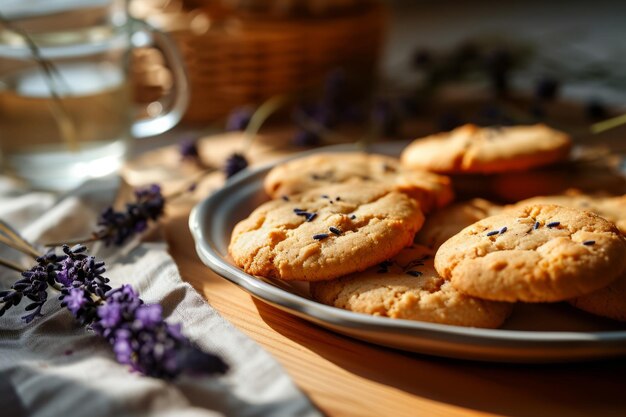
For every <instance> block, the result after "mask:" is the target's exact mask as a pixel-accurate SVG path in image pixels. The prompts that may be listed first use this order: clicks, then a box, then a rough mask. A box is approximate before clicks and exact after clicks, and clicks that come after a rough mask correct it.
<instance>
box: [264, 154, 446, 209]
mask: <svg viewBox="0 0 626 417" xmlns="http://www.w3.org/2000/svg"><path fill="white" fill-rule="evenodd" d="M370 182H374V183H380V184H385V185H388V186H390V187H391V188H392V189H394V190H399V191H402V192H404V193H406V194H408V195H410V196H411V197H413V198H415V199H416V200H417V201H419V203H420V205H421V206H422V210H424V211H425V212H428V211H430V210H432V209H434V208H437V207H443V206H445V205H446V204H448V203H450V202H451V201H452V199H453V194H452V185H451V183H450V179H449V178H448V177H444V176H441V175H437V174H433V173H431V172H425V171H412V170H411V171H410V170H406V169H404V168H402V167H401V166H400V161H399V160H398V159H396V158H392V157H390V156H385V155H376V154H367V153H364V152H345V153H319V154H313V155H309V156H305V157H303V158H298V159H293V160H290V161H287V162H285V163H282V164H279V165H277V166H276V167H274V168H273V169H272V170H271V171H270V172H269V173H268V174H267V176H266V177H265V182H264V187H265V191H266V192H267V194H269V195H270V196H271V197H272V198H279V197H281V196H283V195H286V196H290V195H293V194H298V193H301V192H304V191H308V190H311V189H313V188H316V187H326V186H328V185H331V184H347V183H351V184H355V186H356V187H358V186H360V185H358V184H362V183H370Z"/></svg>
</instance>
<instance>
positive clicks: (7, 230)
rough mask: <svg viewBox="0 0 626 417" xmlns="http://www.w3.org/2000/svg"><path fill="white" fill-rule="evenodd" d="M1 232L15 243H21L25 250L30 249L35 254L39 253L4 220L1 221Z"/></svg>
mask: <svg viewBox="0 0 626 417" xmlns="http://www.w3.org/2000/svg"><path fill="white" fill-rule="evenodd" d="M0 232H3V233H4V234H5V235H7V237H8V238H10V239H11V240H13V241H14V242H17V243H21V244H22V246H24V247H25V248H30V249H31V250H32V251H34V252H38V251H37V248H36V247H35V246H33V244H31V243H30V242H29V241H28V240H26V239H24V238H23V237H22V236H21V235H20V234H19V233H18V232H17V231H15V229H13V228H12V227H11V226H10V225H9V224H7V223H6V222H5V221H4V220H0Z"/></svg>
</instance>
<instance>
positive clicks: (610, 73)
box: [0, 0, 626, 181]
mask: <svg viewBox="0 0 626 417" xmlns="http://www.w3.org/2000/svg"><path fill="white" fill-rule="evenodd" d="M0 13H1V14H2V21H3V22H2V23H3V25H2V31H1V33H0V78H1V80H0V88H2V89H1V90H0V93H2V94H0V139H1V142H0V143H1V144H2V146H1V148H2V151H3V152H4V154H5V168H6V166H8V167H9V171H11V170H12V171H18V170H19V169H20V167H23V166H30V165H36V166H40V165H41V164H42V163H43V162H46V161H50V160H51V159H50V155H51V152H57V151H58V152H61V150H59V149H56V148H51V147H50V146H51V145H56V144H57V143H62V144H63V146H64V147H66V148H67V146H66V145H67V144H69V148H70V150H71V151H72V153H71V154H70V153H67V152H66V153H59V154H58V155H59V158H57V159H55V161H54V166H55V167H58V166H61V165H64V166H69V165H76V163H77V161H78V162H81V161H85V160H88V161H93V160H94V156H93V155H88V156H87V155H84V154H83V155H79V153H77V151H78V150H80V151H82V150H85V149H87V150H89V149H91V150H90V151H91V152H92V154H93V152H95V151H94V149H96V148H97V146H100V147H99V148H97V150H98V155H97V158H99V159H98V160H99V161H100V162H99V163H98V164H96V165H94V164H90V165H89V167H91V168H93V169H92V171H93V172H90V175H91V176H98V175H103V174H105V173H107V172H108V171H111V170H114V169H117V168H119V165H120V164H119V163H117V165H116V164H115V163H112V162H111V161H112V160H113V159H115V160H116V161H120V160H121V155H124V154H127V153H128V149H129V148H130V146H129V144H130V141H129V140H127V139H126V136H128V138H130V136H134V137H145V136H153V138H152V139H151V140H149V141H138V142H136V143H135V145H134V146H133V148H134V153H135V154H137V153H141V152H145V151H146V150H149V149H152V148H155V147H159V146H162V145H164V144H168V143H172V141H178V140H180V139H181V138H184V137H195V138H199V137H205V136H207V135H209V134H212V133H215V132H219V131H223V130H224V129H226V130H228V131H243V130H246V129H247V130H248V133H258V132H259V131H265V130H266V129H267V128H271V127H272V126H274V127H275V126H282V127H284V128H286V129H290V133H289V134H288V135H289V136H290V139H289V142H290V145H291V146H292V147H293V148H294V149H298V148H303V149H306V148H310V147H314V146H320V145H324V144H332V143H336V142H350V141H372V140H381V139H389V138H392V139H411V138H415V137H418V136H421V135H427V134H431V133H434V132H438V131H447V130H450V129H453V128H455V127H457V126H460V125H462V124H465V123H475V124H478V125H484V126H492V125H512V124H530V123H538V122H543V123H547V124H549V125H551V126H553V127H556V128H559V129H562V130H564V131H567V132H568V133H570V134H572V136H573V137H574V138H575V140H577V141H579V142H585V141H588V140H593V141H594V143H599V144H607V145H609V146H610V147H611V149H613V150H614V151H619V152H625V151H626V145H625V144H624V141H621V140H620V139H619V135H615V134H612V135H604V134H599V135H591V131H590V126H591V125H592V124H594V123H598V122H601V121H603V120H606V119H609V118H611V117H615V116H617V115H619V114H621V113H623V107H624V103H626V101H625V99H626V75H625V73H624V70H623V69H624V66H625V64H626V62H625V61H626V58H625V57H626V53H625V52H626V45H625V44H624V43H623V42H622V40H623V39H624V37H625V36H626V27H625V26H624V24H623V16H625V15H626V3H624V2H618V1H606V0H599V1H595V2H588V1H557V2H541V1H534V0H532V1H525V2H501V3H499V4H497V5H495V6H494V5H493V3H492V2H488V1H464V2H460V1H448V0H439V1H408V0H406V1H401V0H396V1H392V0H387V1H384V0H131V1H128V2H127V1H124V0H50V1H47V0H32V1H30V2H23V1H18V0H4V1H3V2H2V3H1V4H0ZM142 21H145V22H147V24H148V25H147V26H146V25H144V24H143V23H141V22H142ZM20 31H21V32H20ZM119 31H126V32H125V33H126V34H130V35H131V36H130V44H129V45H126V44H124V45H122V44H120V43H119V39H117V38H116V37H115V36H116V35H115V34H119V33H118V32H119ZM163 34H165V35H166V36H163ZM114 35H115V36H114ZM31 41H32V42H31ZM116 42H117V43H116ZM33 45H34V46H35V47H39V48H41V50H40V51H38V50H37V49H33V48H32V47H33ZM102 45H105V46H102ZM60 47H64V48H65V49H60ZM81 48H82V49H81ZM175 50H178V51H179V53H176V51H175ZM68 51H74V52H71V54H70V55H71V56H65V55H64V54H67V53H68ZM77 51H82V52H77ZM20 54H21V55H20ZM72 54H73V55H72ZM81 54H82V55H81ZM127 58H130V65H128V64H129V63H128V62H126V59H127ZM78 61H80V62H78ZM77 62H78V63H79V64H80V65H82V67H81V68H83V69H84V68H87V67H85V65H87V66H88V67H89V66H91V67H90V68H92V67H93V65H95V67H93V71H92V70H89V71H83V70H82V69H81V70H80V71H79V69H80V68H79V69H77V68H78V67H76V65H77ZM66 64H68V65H69V67H67V68H65V67H64V66H66ZM28 71H31V72H28ZM33 71H34V72H33ZM77 71H78V72H77ZM17 72H20V74H19V80H18V81H15V80H16V76H15V74H16V73H17ZM184 74H186V77H185V75H184ZM79 75H80V76H79ZM94 77H95V78H94ZM68 79H71V80H72V81H71V82H68ZM185 79H186V80H187V81H188V82H185ZM81 80H82V81H81ZM26 81H28V82H26ZM81 82H82V83H84V84H85V85H87V86H91V87H85V89H84V90H85V91H82V90H81V91H79V90H80V89H81V88H82V87H80V88H79V87H78V86H79V85H82V84H81ZM96 84H98V85H102V86H103V88H104V87H106V88H105V89H107V90H106V91H107V92H106V93H104V94H100V95H98V94H95V95H94V94H92V93H91V92H89V91H91V90H93V89H97V88H96V87H94V86H95V85H96ZM107 86H108V87H107ZM111 86H115V89H114V90H111V91H112V93H111V94H109V92H111V91H109V87H111ZM72 88H73V89H74V90H75V91H72ZM38 89H39V90H42V91H43V90H46V91H48V90H50V91H49V92H47V93H46V94H47V96H46V97H45V99H42V100H40V101H37V100H33V99H32V98H33V97H34V96H36V95H37V94H39V93H41V92H38V91H39V90H38ZM55 89H56V90H57V91H55ZM87 92H89V94H87ZM83 93H84V94H83ZM81 94H83V95H81ZM37 97H39V96H37ZM55 97H56V98H58V99H59V100H56V99H55ZM70 97H72V99H70ZM81 97H82V98H84V100H81ZM128 99H130V100H131V101H132V102H133V103H134V105H133V107H132V109H131V108H130V107H129V104H128V103H127V102H128ZM55 103H56V104H55ZM103 110H104V111H103ZM130 110H132V111H130ZM135 113H138V114H137V117H140V118H142V121H141V122H140V123H136V122H132V121H131V120H127V119H129V118H131V119H134V118H135V116H134V115H135ZM103 115H106V117H104V116H103ZM255 115H256V117H254V116H255ZM35 116H36V117H35ZM34 117H35V119H36V121H35V119H34ZM253 118H254V119H256V120H255V123H252V124H251V120H252V119H253ZM74 119H75V120H74ZM174 125H177V126H176V128H174V129H173V130H172V127H173V126H174ZM261 127H262V129H261ZM42 131H43V132H44V133H42ZM126 131H128V132H130V133H131V134H129V135H125V133H124V132H126ZM25 132H26V133H25ZM50 132H57V133H58V134H57V135H56V136H54V135H51V133H50ZM164 132H167V133H165V134H162V133H164ZM154 136H156V137H154ZM17 138H20V139H19V140H18V139H17ZM119 138H122V139H119ZM111 143H115V144H116V146H117V148H115V149H113V148H111V146H108V145H110V144H111ZM26 144H33V145H35V146H38V147H39V149H38V150H31V149H26V150H24V149H25V146H26ZM85 144H87V145H85ZM79 145H80V146H79ZM104 145H107V146H108V147H107V148H106V152H105V151H104V149H105V147H104ZM42 146H47V147H46V148H42ZM89 147H91V148H89ZM33 149H34V148H33ZM37 152H39V153H38V154H37ZM58 152H57V153H58ZM23 153H29V155H30V156H32V155H35V156H36V157H37V158H39V157H42V155H44V154H45V158H44V159H41V158H39V159H37V158H32V157H30V158H29V159H26V160H24V159H23V158H22V154H23ZM7 155H9V157H6V156H7ZM42 158H43V157H42ZM7 161H8V162H7ZM42 161H43V162H42ZM60 161H61V162H60ZM78 166H79V167H80V170H84V169H85V165H84V164H83V165H80V164H78ZM42 172H43V171H42ZM77 172H78V171H77ZM80 172H82V171H80ZM26 174H27V173H25V172H18V176H20V175H21V176H25V175H26ZM33 175H35V174H33ZM36 175H37V176H38V177H41V176H42V175H41V173H36ZM71 175H78V174H77V173H73V174H72V173H68V172H67V170H65V171H63V172H61V171H59V173H58V175H55V178H67V177H68V176H71ZM55 181H60V180H59V179H56V180H55Z"/></svg>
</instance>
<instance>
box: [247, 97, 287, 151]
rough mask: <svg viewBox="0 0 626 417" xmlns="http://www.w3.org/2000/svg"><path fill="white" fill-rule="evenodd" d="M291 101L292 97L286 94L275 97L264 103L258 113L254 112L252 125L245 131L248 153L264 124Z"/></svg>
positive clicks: (251, 119) (249, 124) (251, 120)
mask: <svg viewBox="0 0 626 417" xmlns="http://www.w3.org/2000/svg"><path fill="white" fill-rule="evenodd" d="M290 99H291V97H290V96H289V95H286V94H282V95H278V96H274V97H271V98H269V99H268V100H266V101H265V102H263V104H261V105H260V106H259V108H258V109H256V111H255V112H254V114H252V117H251V118H250V123H248V126H247V127H246V130H245V131H244V135H245V137H246V145H245V146H244V148H245V150H246V151H247V150H249V149H250V147H252V143H253V142H254V138H255V137H256V136H257V134H258V133H259V130H260V129H261V126H263V123H265V121H266V120H267V119H268V118H269V117H270V116H271V115H272V114H274V113H275V112H276V111H277V110H278V109H280V108H281V107H283V106H284V105H285V104H287V103H288V102H289V100H290ZM244 153H245V152H244Z"/></svg>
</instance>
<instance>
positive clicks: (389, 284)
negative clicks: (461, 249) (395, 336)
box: [310, 245, 512, 328]
mask: <svg viewBox="0 0 626 417" xmlns="http://www.w3.org/2000/svg"><path fill="white" fill-rule="evenodd" d="M433 255H434V252H433V251H432V250H431V249H429V248H427V247H425V246H421V245H414V246H412V247H409V248H406V249H403V250H402V251H401V252H400V253H399V254H398V255H396V256H395V257H393V258H391V259H390V260H389V261H385V262H383V263H382V264H380V265H377V266H375V267H372V268H369V269H367V270H365V271H363V272H358V273H354V274H350V275H348V276H345V277H341V278H338V279H335V280H331V281H323V282H313V283H311V286H310V288H311V295H312V297H313V298H314V299H315V300H317V301H319V302H321V303H324V304H328V305H331V306H334V307H338V308H342V309H345V310H350V311H354V312H358V313H365V314H371V315H375V316H383V317H391V318H398V319H407V320H418V321H426V322H431V323H440V324H451V325H456V326H471V327H485V328H496V327H499V326H501V325H502V323H503V322H504V321H505V320H506V318H507V317H508V316H509V314H510V312H511V310H512V304H509V303H500V302H496V301H487V300H481V299H479V298H475V297H470V296H467V295H464V294H462V293H460V292H459V291H457V290H456V289H455V288H454V287H452V285H451V284H450V282H449V281H446V280H444V279H443V278H442V277H441V276H440V275H439V274H438V273H437V271H435V267H434V265H433Z"/></svg>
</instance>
